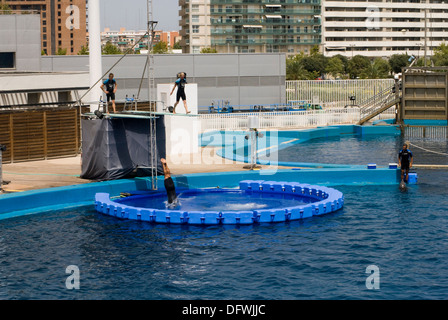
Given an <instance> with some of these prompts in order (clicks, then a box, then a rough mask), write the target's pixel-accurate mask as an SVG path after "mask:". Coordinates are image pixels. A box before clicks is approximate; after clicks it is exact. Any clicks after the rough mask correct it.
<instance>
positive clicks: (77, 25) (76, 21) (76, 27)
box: [3, 0, 86, 55]
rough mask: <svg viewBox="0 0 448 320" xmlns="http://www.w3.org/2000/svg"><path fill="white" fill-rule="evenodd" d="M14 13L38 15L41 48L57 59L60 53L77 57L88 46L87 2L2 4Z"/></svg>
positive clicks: (19, 1) (49, 0)
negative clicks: (64, 52) (82, 47)
mask: <svg viewBox="0 0 448 320" xmlns="http://www.w3.org/2000/svg"><path fill="white" fill-rule="evenodd" d="M3 3H4V4H7V5H8V6H9V7H10V8H11V10H12V12H13V13H15V14H20V13H21V12H22V13H27V12H35V13H39V14H40V17H41V23H40V24H41V25H40V28H41V47H42V51H43V52H44V53H45V54H50V55H54V54H56V53H57V52H58V50H59V49H62V50H66V54H68V55H76V54H77V53H78V52H79V50H80V49H81V46H83V45H85V44H86V0H32V1H26V0H3Z"/></svg>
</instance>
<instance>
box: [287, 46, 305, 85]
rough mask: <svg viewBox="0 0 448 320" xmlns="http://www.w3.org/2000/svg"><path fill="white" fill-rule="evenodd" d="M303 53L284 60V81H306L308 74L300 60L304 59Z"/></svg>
mask: <svg viewBox="0 0 448 320" xmlns="http://www.w3.org/2000/svg"><path fill="white" fill-rule="evenodd" d="M305 57H306V56H305V54H304V53H303V52H301V53H299V54H296V55H294V56H290V57H288V58H287V59H286V80H308V79H309V78H310V75H309V72H308V71H307V70H305V69H304V67H303V64H302V60H303V59H304V58H305Z"/></svg>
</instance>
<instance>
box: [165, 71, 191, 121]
mask: <svg viewBox="0 0 448 320" xmlns="http://www.w3.org/2000/svg"><path fill="white" fill-rule="evenodd" d="M186 84H187V79H186V78H185V72H181V73H180V74H179V78H178V79H177V80H176V81H175V82H174V87H173V90H171V93H170V95H172V94H173V92H174V89H175V88H176V87H177V94H176V103H175V104H174V107H173V113H176V107H177V104H178V103H179V101H180V98H182V101H183V102H184V107H185V112H186V113H190V111H188V107H187V96H186V95H185V85H186Z"/></svg>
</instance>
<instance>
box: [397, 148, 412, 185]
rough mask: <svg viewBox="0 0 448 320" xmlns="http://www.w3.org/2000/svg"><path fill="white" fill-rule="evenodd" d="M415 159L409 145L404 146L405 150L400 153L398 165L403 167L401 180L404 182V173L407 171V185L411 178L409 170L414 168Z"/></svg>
mask: <svg viewBox="0 0 448 320" xmlns="http://www.w3.org/2000/svg"><path fill="white" fill-rule="evenodd" d="M413 162H414V157H413V156H412V152H411V150H409V149H408V146H407V144H403V148H402V149H401V150H400V151H399V152H398V165H399V166H400V167H401V180H404V172H405V171H406V180H404V181H405V182H406V183H407V182H408V177H409V168H411V167H412V163H413Z"/></svg>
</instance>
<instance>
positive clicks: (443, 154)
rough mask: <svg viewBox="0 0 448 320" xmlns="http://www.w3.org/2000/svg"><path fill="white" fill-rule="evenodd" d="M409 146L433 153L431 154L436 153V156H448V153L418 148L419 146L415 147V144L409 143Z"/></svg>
mask: <svg viewBox="0 0 448 320" xmlns="http://www.w3.org/2000/svg"><path fill="white" fill-rule="evenodd" d="M409 144H410V145H411V146H413V147H416V148H418V149H422V150H424V151H427V152H431V153H435V154H440V155H442V156H448V153H444V152H437V151H432V150H429V149H425V148H423V147H420V146H417V145H415V144H413V143H409Z"/></svg>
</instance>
